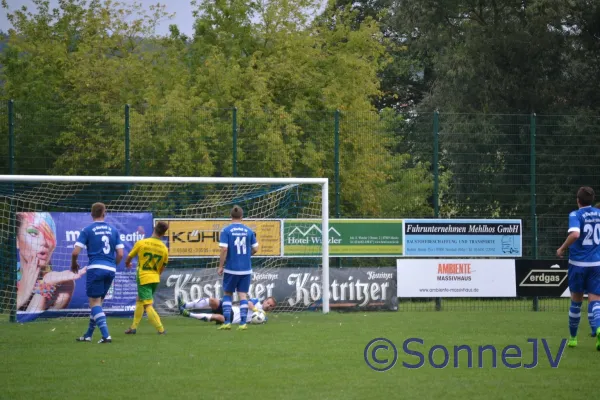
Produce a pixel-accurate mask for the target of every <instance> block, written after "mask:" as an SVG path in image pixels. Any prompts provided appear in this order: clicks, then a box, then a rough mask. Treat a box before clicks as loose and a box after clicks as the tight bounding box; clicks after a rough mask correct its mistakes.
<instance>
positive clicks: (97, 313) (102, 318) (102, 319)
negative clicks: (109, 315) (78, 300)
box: [92, 306, 110, 338]
mask: <svg viewBox="0 0 600 400" xmlns="http://www.w3.org/2000/svg"><path fill="white" fill-rule="evenodd" d="M92 318H94V320H96V325H98V328H100V332H102V337H103V338H107V337H109V336H110V334H109V333H108V325H107V324H106V314H104V311H102V307H101V306H95V307H92Z"/></svg>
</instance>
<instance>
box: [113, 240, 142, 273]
mask: <svg viewBox="0 0 600 400" xmlns="http://www.w3.org/2000/svg"><path fill="white" fill-rule="evenodd" d="M140 242H141V240H138V241H137V242H135V244H134V245H133V249H131V251H130V252H129V254H127V258H126V259H125V267H126V268H131V261H133V259H134V258H135V257H136V256H137V253H138V251H139V250H140ZM117 256H118V254H117ZM117 264H118V263H117Z"/></svg>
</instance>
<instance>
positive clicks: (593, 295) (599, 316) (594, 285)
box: [587, 267, 600, 351]
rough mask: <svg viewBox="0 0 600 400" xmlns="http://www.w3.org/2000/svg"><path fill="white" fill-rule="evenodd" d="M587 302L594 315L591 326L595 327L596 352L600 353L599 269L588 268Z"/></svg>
mask: <svg viewBox="0 0 600 400" xmlns="http://www.w3.org/2000/svg"><path fill="white" fill-rule="evenodd" d="M588 268H589V272H588V276H587V278H588V279H587V289H588V300H589V302H590V304H591V305H592V307H591V308H592V313H593V314H594V321H593V324H594V325H593V326H595V327H596V350H598V351H600V267H588Z"/></svg>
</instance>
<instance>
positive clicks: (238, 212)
mask: <svg viewBox="0 0 600 400" xmlns="http://www.w3.org/2000/svg"><path fill="white" fill-rule="evenodd" d="M243 214H244V212H243V210H242V208H241V207H240V206H234V207H233V208H232V209H231V224H230V225H229V226H227V227H225V228H224V229H223V230H222V231H221V235H220V237H219V247H221V254H220V259H219V268H218V270H217V273H218V274H219V275H223V294H224V296H223V317H225V323H224V324H223V325H221V327H219V329H223V330H229V329H231V300H232V296H233V292H235V291H236V290H237V292H238V296H239V298H240V326H239V327H238V330H246V329H247V326H246V319H247V317H248V299H247V293H248V291H249V290H250V280H251V278H252V261H251V257H252V255H254V254H255V253H256V252H257V251H258V242H257V240H256V235H255V234H254V232H253V231H252V229H250V228H248V227H247V226H246V225H244V224H242V217H243Z"/></svg>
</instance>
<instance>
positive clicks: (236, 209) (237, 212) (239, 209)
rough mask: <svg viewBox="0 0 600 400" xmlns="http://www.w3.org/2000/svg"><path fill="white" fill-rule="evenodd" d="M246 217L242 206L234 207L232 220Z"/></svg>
mask: <svg viewBox="0 0 600 400" xmlns="http://www.w3.org/2000/svg"><path fill="white" fill-rule="evenodd" d="M243 216H244V210H242V207H240V206H233V208H232V209H231V218H235V219H241V218H242V217H243Z"/></svg>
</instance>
